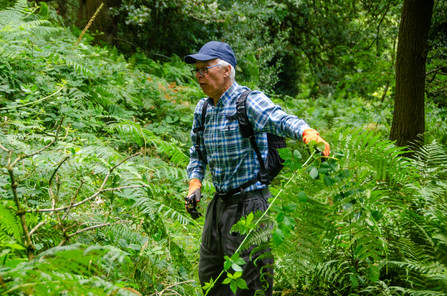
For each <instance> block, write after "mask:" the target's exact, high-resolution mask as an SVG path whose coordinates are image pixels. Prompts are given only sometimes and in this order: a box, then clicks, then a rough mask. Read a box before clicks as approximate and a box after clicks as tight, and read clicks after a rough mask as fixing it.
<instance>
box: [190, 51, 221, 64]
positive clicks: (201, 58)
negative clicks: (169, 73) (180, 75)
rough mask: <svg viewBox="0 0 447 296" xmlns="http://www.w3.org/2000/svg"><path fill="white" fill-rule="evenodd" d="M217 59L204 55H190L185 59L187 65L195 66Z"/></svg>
mask: <svg viewBox="0 0 447 296" xmlns="http://www.w3.org/2000/svg"><path fill="white" fill-rule="evenodd" d="M214 59H217V57H216V56H211V55H207V54H203V53H196V54H190V55H187V56H186V57H185V63H187V64H194V63H195V62H196V61H209V60H214Z"/></svg>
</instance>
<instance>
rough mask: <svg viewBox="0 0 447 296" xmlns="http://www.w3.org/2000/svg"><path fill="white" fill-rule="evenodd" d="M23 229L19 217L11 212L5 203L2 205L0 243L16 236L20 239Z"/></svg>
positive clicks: (0, 212)
mask: <svg viewBox="0 0 447 296" xmlns="http://www.w3.org/2000/svg"><path fill="white" fill-rule="evenodd" d="M21 236H22V230H21V229H20V225H19V223H18V221H17V217H16V216H15V215H13V214H12V213H11V211H10V210H8V209H7V208H6V207H5V206H4V205H0V243H2V242H4V241H9V240H10V238H14V239H15V240H16V241H20V240H21V238H20V237H21Z"/></svg>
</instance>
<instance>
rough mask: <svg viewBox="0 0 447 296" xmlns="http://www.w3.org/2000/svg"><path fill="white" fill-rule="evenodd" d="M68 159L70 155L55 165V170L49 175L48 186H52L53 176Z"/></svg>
mask: <svg viewBox="0 0 447 296" xmlns="http://www.w3.org/2000/svg"><path fill="white" fill-rule="evenodd" d="M69 158H70V155H67V156H65V157H64V158H63V159H62V160H61V161H60V162H59V163H58V164H57V167H56V169H54V171H53V174H52V175H51V177H50V180H49V181H48V186H51V185H52V184H51V183H52V182H53V178H54V175H56V173H57V171H58V170H59V168H60V167H61V166H62V164H63V163H64V162H65V161H66V160H67V159H69Z"/></svg>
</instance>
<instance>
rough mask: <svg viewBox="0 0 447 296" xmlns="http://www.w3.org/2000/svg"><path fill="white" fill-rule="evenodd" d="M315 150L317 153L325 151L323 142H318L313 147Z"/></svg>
mask: <svg viewBox="0 0 447 296" xmlns="http://www.w3.org/2000/svg"><path fill="white" fill-rule="evenodd" d="M315 148H317V150H318V151H320V152H323V151H324V149H326V144H324V143H323V142H318V143H317V145H315Z"/></svg>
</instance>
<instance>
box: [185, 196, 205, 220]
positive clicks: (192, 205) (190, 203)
mask: <svg viewBox="0 0 447 296" xmlns="http://www.w3.org/2000/svg"><path fill="white" fill-rule="evenodd" d="M202 197H203V196H202V195H200V198H202ZM185 207H186V211H187V212H188V213H189V214H190V215H191V218H193V219H194V220H195V219H197V218H199V217H200V216H202V214H200V213H199V211H197V201H196V194H195V193H192V194H191V195H189V196H187V197H185Z"/></svg>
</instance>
